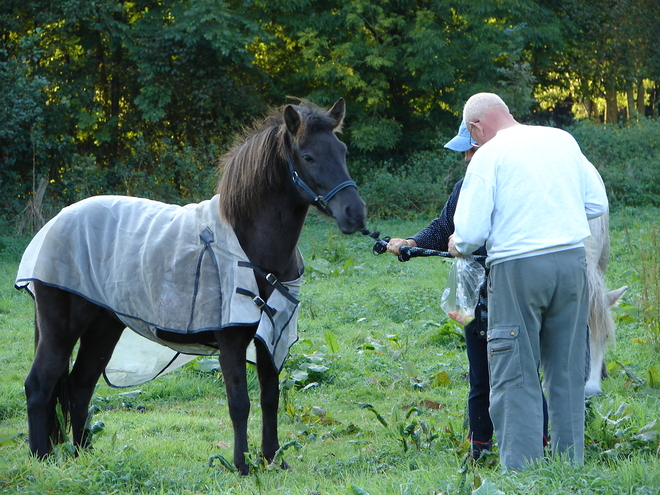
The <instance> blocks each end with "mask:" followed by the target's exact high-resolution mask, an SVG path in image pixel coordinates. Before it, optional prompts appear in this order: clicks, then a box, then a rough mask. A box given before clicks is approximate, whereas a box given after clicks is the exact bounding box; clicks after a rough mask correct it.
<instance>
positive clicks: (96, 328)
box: [17, 99, 365, 474]
mask: <svg viewBox="0 0 660 495" xmlns="http://www.w3.org/2000/svg"><path fill="white" fill-rule="evenodd" d="M344 113H345V105H344V101H343V100H342V99H340V100H338V101H337V102H336V103H335V104H334V106H333V107H332V108H331V109H330V110H328V111H326V110H323V109H321V108H319V107H317V106H315V105H313V104H311V103H309V102H301V103H300V104H299V105H287V106H286V107H284V109H283V110H278V111H275V112H273V113H272V114H271V115H270V116H269V117H267V118H266V119H265V120H264V121H263V122H261V123H259V124H257V125H255V126H254V128H253V129H251V130H250V131H248V132H246V134H245V135H244V136H243V138H242V139H241V140H239V141H237V143H236V145H235V146H234V147H233V148H232V150H230V152H229V153H228V154H227V155H226V156H225V157H224V158H223V159H222V163H221V167H222V168H223V174H222V178H221V179H220V183H219V185H218V193H219V198H220V199H219V201H220V203H219V209H220V216H221V217H222V218H224V219H225V220H226V221H227V222H228V223H229V225H231V227H232V228H233V231H234V232H235V234H236V237H237V239H238V241H239V242H240V246H241V247H242V249H243V250H244V252H245V254H246V255H247V257H248V259H249V261H250V263H251V264H252V265H253V266H254V277H255V278H256V283H257V287H258V292H259V294H258V295H259V296H260V298H261V299H262V300H263V301H267V300H268V298H269V296H270V295H271V293H272V292H273V291H274V284H273V280H274V279H275V278H276V279H277V280H280V281H290V280H294V279H296V278H298V277H300V275H301V273H300V270H301V267H300V259H299V255H298V251H297V243H298V239H299V236H300V233H301V231H302V228H303V224H304V222H305V218H306V215H307V212H308V209H309V207H310V206H311V205H315V206H317V207H318V208H319V209H321V210H322V211H324V212H325V213H327V214H328V215H331V216H332V217H334V218H335V220H336V222H337V225H338V226H339V228H340V229H341V231H342V232H344V233H346V234H350V233H353V232H356V231H357V230H360V229H362V228H363V227H364V220H365V206H364V202H363V201H362V199H361V198H360V196H359V195H358V192H357V188H356V187H355V183H354V182H353V181H351V179H350V177H349V174H348V171H347V168H346V160H345V154H346V146H345V145H344V144H343V143H342V142H341V141H339V139H337V137H336V135H335V132H336V131H337V130H339V129H340V126H341V124H342V121H343V118H344ZM100 235H103V233H102V232H101V233H100ZM200 237H201V236H200ZM33 242H34V241H33ZM28 249H30V248H28ZM104 249H105V248H104ZM117 249H120V250H121V246H119V247H117V246H111V247H110V248H108V251H107V253H106V252H104V253H102V254H103V255H104V256H105V255H108V253H112V252H117ZM113 250H114V251H113ZM26 252H27V251H26ZM181 256H184V255H183V254H182V255H181ZM35 257H36V255H35ZM24 261H25V256H24ZM22 264H23V263H22ZM65 269H66V267H65ZM138 271H139V269H138ZM20 272H21V270H20V269H19V274H20ZM28 282H29V284H30V285H29V287H28V288H29V290H30V292H31V293H32V295H33V297H34V300H35V308H36V309H35V312H36V353H35V358H34V363H33V365H32V369H31V370H30V373H29V375H28V377H27V379H26V382H25V392H26V396H27V410H28V424H29V445H30V450H31V451H32V453H33V454H34V455H36V456H38V457H45V456H47V455H48V454H49V452H50V450H51V447H52V444H55V443H58V442H61V441H62V438H63V432H62V431H61V429H60V426H61V424H60V421H58V419H57V415H56V404H57V403H58V402H59V403H60V405H61V408H62V411H63V412H64V413H65V415H66V416H67V418H70V424H71V429H72V438H73V443H74V445H75V446H76V447H85V446H87V445H88V434H89V433H88V431H85V424H86V420H87V415H88V406H89V402H90V400H91V397H92V394H93V391H94V388H95V385H96V383H97V381H98V379H99V377H100V375H101V374H102V373H103V371H104V369H105V367H106V364H107V363H108V361H109V360H110V357H111V356H112V353H113V349H114V348H115V346H116V344H117V342H118V340H119V338H120V336H121V334H122V332H123V330H124V328H125V326H126V325H125V324H124V323H123V322H122V321H120V319H119V317H118V312H116V311H113V310H112V309H113V308H112V307H108V305H104V304H99V303H98V301H94V302H92V301H91V300H89V297H87V298H86V297H83V296H81V295H80V293H79V292H78V291H73V290H67V289H63V288H62V287H61V286H56V285H57V284H55V283H49V282H48V281H46V280H40V279H39V278H38V277H37V276H27V277H24V278H21V277H19V280H18V281H17V287H26V286H27V283H28ZM275 285H276V284H275ZM119 289H121V287H119ZM193 307H194V305H193ZM138 317H139V315H138ZM191 320H192V316H191ZM255 331H256V325H250V326H218V328H216V329H212V330H206V331H204V332H200V333H195V334H192V335H191V334H186V333H185V332H184V333H177V332H171V331H161V332H160V334H159V335H160V337H161V338H163V339H164V340H166V341H167V340H170V341H172V342H195V343H204V344H209V343H212V344H213V345H214V346H215V347H217V348H218V349H219V351H220V358H219V359H220V365H221V368H222V373H223V375H224V381H225V384H226V391H227V399H228V405H229V412H230V416H231V420H232V423H233V428H234V463H235V465H236V467H237V468H238V470H239V472H240V473H242V474H247V473H248V472H249V467H248V465H247V464H246V462H245V456H244V453H245V452H247V451H248V443H247V420H248V413H249V409H250V402H249V398H248V390H247V382H246V373H245V361H246V348H247V347H248V345H249V343H250V342H252V341H253V340H254V342H255V345H256V350H257V363H256V364H257V372H258V377H259V384H260V389H261V409H262V451H263V455H264V457H265V458H266V459H267V460H268V461H271V460H272V459H273V457H274V455H275V453H276V451H277V450H278V449H279V442H278V435H277V410H278V403H279V380H278V370H277V369H276V367H275V366H274V364H273V360H272V356H271V354H270V353H269V350H268V348H267V347H266V346H265V345H264V343H263V342H262V341H260V340H258V339H255V338H254V337H255ZM77 342H79V343H80V346H79V350H78V353H77V356H76V359H75V364H74V365H73V367H72V369H71V370H69V366H70V365H69V361H70V358H71V354H72V351H73V349H74V346H75V344H76V343H77ZM282 467H287V466H286V464H283V466H282Z"/></svg>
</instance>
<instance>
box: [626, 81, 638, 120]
mask: <svg viewBox="0 0 660 495" xmlns="http://www.w3.org/2000/svg"><path fill="white" fill-rule="evenodd" d="M637 118H638V115H637V107H636V106H635V90H634V88H633V82H632V81H628V82H627V83H626V120H627V121H628V122H630V121H631V120H633V119H634V120H637Z"/></svg>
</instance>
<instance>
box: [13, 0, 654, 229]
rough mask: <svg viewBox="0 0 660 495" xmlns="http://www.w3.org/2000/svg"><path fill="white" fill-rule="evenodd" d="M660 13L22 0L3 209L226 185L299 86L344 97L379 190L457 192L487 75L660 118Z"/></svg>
mask: <svg viewBox="0 0 660 495" xmlns="http://www.w3.org/2000/svg"><path fill="white" fill-rule="evenodd" d="M659 18H660V4H658V3H657V2H656V1H654V0H634V1H625V2H624V1H622V0H595V1H593V2H587V3H585V2H579V1H577V0H551V1H547V0H545V1H541V0H497V1H496V0H484V1H478V2H474V1H466V0H396V1H388V0H317V1H312V0H268V1H266V0H241V1H239V0H226V1H218V0H135V1H132V2H127V1H116V0H84V1H83V0H62V1H60V2H43V1H40V0H22V1H20V2H19V1H18V0H8V1H5V2H2V4H1V5H0V38H1V40H2V42H1V43H0V93H1V94H2V99H0V162H1V163H2V167H1V168H0V191H1V192H2V195H3V198H4V201H3V203H2V206H0V208H1V210H0V215H1V216H4V217H5V218H6V219H8V220H12V219H14V218H15V217H16V216H17V215H18V214H19V213H20V212H21V211H23V210H24V208H25V206H26V204H27V202H28V200H29V199H30V198H31V197H33V196H34V192H35V191H36V190H37V186H38V183H39V180H40V179H42V178H46V179H47V180H48V188H47V192H46V197H47V201H46V208H47V209H48V205H51V207H52V208H53V209H57V208H59V207H61V206H62V205H63V204H66V203H70V202H72V201H75V200H78V199H80V198H82V197H86V196H89V195H91V194H98V193H114V192H117V193H126V194H139V195H142V196H149V197H154V198H158V199H163V200H166V201H170V202H186V201H191V200H198V199H201V198H204V197H208V196H209V195H210V194H211V193H212V192H213V182H214V166H213V164H214V160H215V158H216V157H217V156H218V155H219V154H220V153H221V152H222V151H223V150H224V149H225V148H226V146H227V144H228V143H229V142H230V141H231V139H232V137H233V136H234V135H235V134H236V132H237V131H238V130H239V129H240V128H241V127H242V126H244V125H246V124H249V123H250V122H251V121H252V120H253V119H254V118H256V117H259V116H261V115H262V114H263V113H264V112H265V111H266V110H267V108H268V107H270V106H279V105H282V104H285V103H286V102H288V101H289V100H288V99H287V96H288V95H292V96H294V97H301V98H308V99H311V100H313V101H315V102H316V103H319V104H321V105H329V104H330V103H332V102H334V101H335V100H336V99H337V98H338V97H339V96H342V97H344V98H345V99H346V101H347V103H348V114H347V120H346V122H345V126H344V133H343V136H342V139H343V140H345V141H346V142H347V144H348V145H349V148H350V153H351V155H350V156H351V160H352V164H354V168H353V173H354V175H356V178H357V179H358V181H359V182H360V184H361V185H363V186H366V189H367V192H369V190H370V188H371V189H375V190H374V191H373V195H374V196H373V197H372V198H370V202H372V203H378V202H382V203H386V202H387V201H390V200H393V199H397V198H391V197H389V198H388V195H387V191H386V189H387V179H388V174H389V176H392V177H394V180H395V181H401V180H404V182H406V183H410V184H411V188H412V189H411V190H413V191H420V192H419V196H417V197H415V198H412V199H410V201H409V202H411V203H412V206H413V210H414V211H418V210H420V208H419V207H418V206H416V205H420V204H422V203H424V204H429V201H430V202H431V206H430V207H429V208H428V209H431V210H432V209H433V208H434V207H435V202H434V200H433V199H432V198H431V199H429V198H428V197H426V198H425V199H424V196H427V195H428V194H433V193H432V191H430V190H429V189H428V187H426V186H430V185H433V184H440V185H441V186H442V187H441V188H440V189H437V188H436V189H435V190H436V193H435V194H439V195H440V196H442V195H443V194H444V192H445V191H446V188H447V187H450V186H451V183H452V182H453V180H454V179H455V178H457V176H456V170H455V169H456V167H457V166H458V167H459V168H460V160H459V159H458V157H454V158H447V157H446V156H443V154H446V152H445V151H443V150H442V144H443V143H444V141H443V139H444V138H445V137H450V136H451V135H452V133H453V131H454V129H455V128H456V126H457V123H458V121H459V115H460V110H461V107H462V104H463V102H464V101H465V99H466V98H467V97H468V96H469V95H470V94H472V93H474V92H477V91H482V90H486V91H495V92H498V93H499V94H501V95H502V96H503V97H504V99H505V100H506V101H507V102H508V103H509V105H510V106H511V108H512V111H513V113H514V114H515V115H516V116H517V117H519V118H520V119H521V120H523V121H525V122H540V123H549V124H551V125H562V126H566V125H569V124H570V123H571V122H572V121H573V119H574V117H576V116H578V117H587V118H591V119H595V120H596V121H599V122H600V121H605V122H609V123H616V122H617V121H619V120H623V121H625V122H626V125H630V123H631V122H634V121H635V120H637V119H638V118H639V117H640V116H643V115H645V114H646V115H647V116H649V117H651V118H657V116H658V115H657V114H658V86H659V83H658V82H659V81H660V48H659V47H658V44H657V43H656V42H655V40H656V39H657V38H658V35H659V34H660V23H658V19H659ZM642 125H646V124H642ZM649 125H651V124H649ZM592 128H593V131H594V133H596V134H598V137H597V140H598V141H600V142H602V141H603V140H605V141H608V143H609V142H610V141H611V143H614V142H617V140H619V139H620V137H619V135H612V134H611V133H610V130H611V129H612V128H608V129H607V130H606V129H605V128H603V127H598V126H595V127H593V126H592V127H589V129H592ZM649 137H650V138H651V145H650V147H651V148H654V149H655V148H657V145H655V144H654V140H655V139H657V138H656V137H654V136H653V135H652V134H650V135H649ZM584 138H585V139H587V140H588V139H590V136H585V137H584ZM647 143H648V142H647ZM608 146H609V144H608ZM639 152H641V153H642V155H643V153H646V152H645V151H644V150H639V149H638V148H633V149H629V150H627V151H626V157H627V158H626V160H627V163H626V164H625V167H630V166H634V164H632V163H631V160H633V159H634V158H635V157H637V156H638V153H639ZM594 153H599V151H594ZM642 155H639V156H640V157H641V156H642ZM653 156H654V155H653V154H652V153H651V155H648V153H647V155H644V160H646V159H647V158H650V159H651V160H653ZM640 160H641V159H640ZM435 165H439V167H438V168H433V167H434V166H435ZM611 166H612V167H621V166H622V165H621V163H618V162H617V163H613V164H612V165H611ZM649 170H653V168H651V169H649ZM649 170H646V171H645V172H644V174H646V175H643V176H639V177H638V178H639V179H642V178H643V179H642V182H643V183H644V185H645V187H646V189H645V190H644V191H641V192H639V191H638V190H637V188H636V183H631V184H623V185H621V186H620V185H619V184H614V185H612V188H613V189H612V191H615V190H616V195H615V196H614V199H615V200H622V201H625V202H627V203H630V202H637V201H640V200H641V201H644V202H651V203H655V202H656V201H657V200H656V199H655V197H657V191H656V190H654V189H653V187H656V189H657V186H653V185H652V184H651V185H649V181H648V180H647V179H648V178H649V177H650V178H651V179H652V180H651V181H650V182H654V178H655V177H657V175H653V174H652V173H651V172H650V171H649ZM655 170H657V166H655ZM452 171H453V172H452ZM418 173H419V174H421V176H418V175H417V174H418ZM629 175H630V174H627V173H624V171H623V169H622V171H619V172H612V173H611V174H610V177H611V178H612V179H616V180H617V181H620V180H623V181H627V178H628V177H629ZM633 175H636V174H633ZM422 180H423V181H424V182H423V184H424V185H425V186H424V187H421V186H419V184H420V183H422ZM429 180H430V182H429ZM383 181H385V182H383ZM374 182H376V184H374ZM655 182H657V180H655ZM414 183H416V184H414ZM379 184H380V185H379ZM437 191H439V192H437ZM654 195H655V197H654ZM441 200H442V198H440V201H441ZM376 206H377V209H376V210H374V211H375V212H376V213H377V214H383V215H387V214H398V213H396V212H389V213H388V212H387V211H381V209H379V208H380V207H378V205H376ZM422 209H424V208H422Z"/></svg>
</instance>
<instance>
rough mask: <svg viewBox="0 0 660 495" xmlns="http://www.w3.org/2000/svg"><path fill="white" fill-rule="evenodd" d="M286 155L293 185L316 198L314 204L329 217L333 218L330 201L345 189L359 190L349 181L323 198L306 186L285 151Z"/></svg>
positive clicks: (353, 182)
mask: <svg viewBox="0 0 660 495" xmlns="http://www.w3.org/2000/svg"><path fill="white" fill-rule="evenodd" d="M284 154H285V156H286V161H287V163H288V164H289V172H290V173H291V178H292V179H293V183H294V184H295V185H297V186H300V187H301V188H302V189H304V190H305V191H307V192H308V193H309V194H310V195H311V196H312V197H313V198H314V201H313V203H315V204H316V205H317V206H318V207H319V208H321V210H323V211H324V212H325V213H326V214H327V215H329V216H332V212H331V211H330V210H329V209H328V201H330V200H331V199H332V198H333V197H334V196H335V194H337V193H338V192H339V191H341V190H342V189H345V188H347V187H351V186H352V187H354V188H355V189H357V184H356V183H355V181H352V180H347V181H345V182H342V183H340V184H337V185H336V186H335V187H333V188H332V190H331V191H330V192H329V193H328V194H326V195H325V196H321V195H320V194H316V193H315V192H314V191H312V188H311V187H309V186H308V185H307V184H305V181H303V180H302V179H301V178H300V176H299V175H298V172H296V170H295V169H294V168H293V162H292V161H291V158H290V157H289V152H288V151H286V150H285V151H284Z"/></svg>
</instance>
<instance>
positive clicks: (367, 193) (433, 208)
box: [354, 141, 465, 219]
mask: <svg viewBox="0 0 660 495" xmlns="http://www.w3.org/2000/svg"><path fill="white" fill-rule="evenodd" d="M443 142H444V141H443ZM435 146H436V148H435V149H432V150H429V151H419V152H416V153H413V154H411V155H410V156H409V157H408V158H407V159H405V161H404V162H403V164H399V163H398V162H395V161H394V160H388V161H385V162H382V163H379V164H373V165H372V168H371V169H369V168H368V166H367V165H366V163H364V162H361V163H360V164H359V165H358V166H357V168H358V170H359V171H362V170H366V171H365V172H361V173H360V172H358V174H355V173H354V176H355V175H357V177H356V181H357V182H358V183H359V184H360V194H361V196H362V198H363V199H364V200H365V201H366V203H367V209H368V212H369V217H370V218H378V219H385V218H415V217H420V216H423V217H425V218H429V219H430V218H435V217H437V216H438V215H439V214H440V211H441V210H442V207H443V206H444V204H445V201H446V200H447V197H448V196H449V194H450V193H451V190H452V189H453V187H454V184H455V183H456V182H457V181H458V180H459V179H460V178H461V177H463V175H464V174H465V162H464V161H463V155H462V154H458V153H455V152H451V151H448V150H446V149H444V148H443V147H442V145H441V144H439V143H436V144H435Z"/></svg>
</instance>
